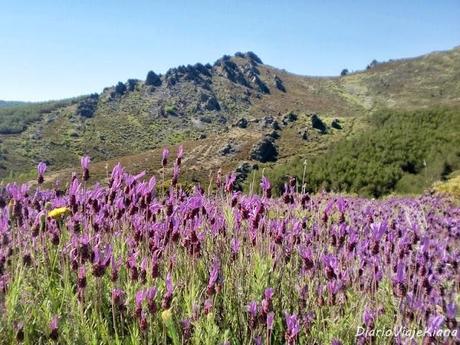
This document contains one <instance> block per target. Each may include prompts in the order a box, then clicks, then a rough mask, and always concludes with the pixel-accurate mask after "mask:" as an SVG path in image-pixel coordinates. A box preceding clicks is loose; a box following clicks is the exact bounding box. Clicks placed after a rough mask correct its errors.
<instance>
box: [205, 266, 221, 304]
mask: <svg viewBox="0 0 460 345" xmlns="http://www.w3.org/2000/svg"><path fill="white" fill-rule="evenodd" d="M219 269H220V268H219V262H218V261H217V260H216V261H214V263H213V264H212V267H211V271H210V272H209V281H208V287H207V289H206V293H207V294H208V296H211V295H214V294H215V293H216V283H217V280H218V278H219Z"/></svg>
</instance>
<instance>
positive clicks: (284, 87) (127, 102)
mask: <svg viewBox="0 0 460 345" xmlns="http://www.w3.org/2000/svg"><path fill="white" fill-rule="evenodd" d="M459 71H460V48H456V49H453V50H450V51H446V52H438V53H432V54H428V55H425V56H422V57H418V58H414V59H404V60H396V61H391V62H388V63H381V64H377V65H376V66H374V67H373V68H371V69H369V70H366V71H362V72H357V73H353V74H350V75H347V76H345V77H321V78H320V77H305V76H299V75H295V74H292V73H288V72H286V71H283V70H279V69H276V68H274V67H271V66H268V65H265V64H263V63H262V61H261V60H260V59H259V57H257V56H256V55H255V54H253V53H250V52H249V53H245V54H242V53H237V54H235V56H232V57H230V56H224V57H222V58H221V59H219V60H217V61H216V62H215V63H214V64H213V65H210V64H207V65H202V64H195V65H193V66H191V65H188V66H180V67H177V68H173V69H170V70H169V71H168V72H167V73H165V75H156V74H155V73H153V72H150V73H149V74H148V77H147V79H146V81H140V80H128V81H127V82H126V83H121V82H120V83H118V84H117V85H116V86H113V87H108V88H106V89H104V90H103V91H102V92H101V94H95V95H89V96H83V97H79V98H76V99H72V100H66V101H60V102H51V103H50V104H47V105H46V106H42V107H41V108H40V107H38V108H36V109H33V108H31V105H24V106H23V107H19V108H15V109H16V110H15V112H14V113H13V112H11V110H8V109H1V110H0V140H1V146H0V177H4V178H5V177H8V176H14V177H15V178H18V176H19V177H20V175H24V176H23V177H24V178H28V176H33V172H32V171H33V169H34V167H35V165H36V163H37V162H38V161H40V160H44V161H46V162H48V163H49V164H50V168H51V171H55V172H58V171H59V170H61V169H65V168H70V167H72V166H75V164H76V163H77V164H78V159H79V157H80V156H81V155H83V154H89V155H90V156H91V157H92V158H93V161H94V162H101V167H102V166H104V167H105V165H106V161H108V162H109V163H108V164H109V165H110V164H111V163H110V162H116V161H118V160H120V159H123V160H125V161H128V162H130V163H132V164H133V165H134V166H133V167H135V168H136V169H138V168H139V167H145V168H147V170H150V167H153V166H154V164H153V163H152V162H151V161H150V160H149V158H148V157H149V154H150V153H151V150H156V149H158V148H160V147H162V146H164V145H177V144H179V143H182V142H184V143H186V146H187V148H189V150H188V151H189V152H190V169H191V171H196V172H197V173H196V174H198V175H199V176H198V177H193V178H197V179H198V180H200V179H201V180H203V179H204V177H205V176H207V175H208V174H209V171H211V170H215V169H217V168H218V167H224V168H225V169H227V170H230V169H234V168H235V167H237V166H238V165H239V164H241V163H242V162H244V161H249V162H250V163H251V164H253V163H259V164H260V162H256V159H257V158H254V157H256V156H257V155H256V156H254V155H252V154H251V152H252V148H253V147H254V145H255V147H258V146H257V145H259V146H260V143H261V141H263V140H265V139H267V135H268V136H269V137H268V139H269V141H271V142H272V143H274V145H275V146H276V148H277V149H278V154H277V155H275V156H274V157H271V158H273V160H275V159H277V162H279V163H283V162H284V160H286V159H293V157H296V155H298V154H299V153H301V154H302V157H305V156H307V157H309V156H312V157H313V156H317V155H319V154H321V153H323V152H325V150H326V149H327V148H328V147H329V146H330V145H331V144H332V143H334V142H337V141H339V140H342V139H343V138H345V137H350V136H351V137H352V136H354V135H355V134H356V133H359V132H361V131H363V130H365V129H366V128H367V127H368V124H367V120H366V119H367V116H368V115H369V114H370V113H373V112H375V111H377V110H379V109H397V110H413V109H419V108H431V107H435V106H448V107H457V106H460V74H459ZM34 106H35V107H37V105H34ZM18 109H19V110H18ZM8 111H9V112H8ZM21 111H22V113H21ZM24 114H26V115H24ZM313 114H317V115H318V116H317V117H318V118H319V119H320V122H322V123H323V124H324V126H325V130H324V131H322V130H320V129H318V128H313V127H314V125H313V122H314V121H315V120H314V117H313V116H312V115H313ZM336 119H338V120H339V121H337V122H336V121H335V120H336ZM333 123H335V125H333ZM338 123H340V124H338ZM11 129H14V130H11ZM124 156H126V157H127V158H120V157H124ZM271 164H277V163H271ZM127 165H128V167H129V165H130V164H129V163H128V164H127ZM152 169H153V168H152ZM103 170H105V169H101V171H103ZM29 172H30V173H29ZM198 172H199V173H198ZM58 175H59V174H58Z"/></svg>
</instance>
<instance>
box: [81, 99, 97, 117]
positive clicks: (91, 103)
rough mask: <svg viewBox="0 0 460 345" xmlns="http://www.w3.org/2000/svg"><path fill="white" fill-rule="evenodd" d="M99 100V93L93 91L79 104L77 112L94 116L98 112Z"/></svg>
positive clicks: (86, 115) (84, 115)
mask: <svg viewBox="0 0 460 345" xmlns="http://www.w3.org/2000/svg"><path fill="white" fill-rule="evenodd" d="M98 101H99V95H98V94H97V93H93V94H92V95H90V96H88V97H87V98H85V99H83V100H82V101H81V102H80V104H78V107H77V111H76V114H77V115H80V116H83V117H93V115H94V113H95V112H96V108H97V103H98Z"/></svg>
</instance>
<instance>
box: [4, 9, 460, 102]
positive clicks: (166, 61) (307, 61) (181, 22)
mask: <svg viewBox="0 0 460 345" xmlns="http://www.w3.org/2000/svg"><path fill="white" fill-rule="evenodd" d="M457 45H460V1H459V0H452V1H448V0H413V1H405V0H391V1H381V0H380V1H359V0H350V1H345V0H337V1H326V0H325V1H315V2H313V1H294V0H290V1H270V0H261V1H251V0H233V1H230V0H228V1H227V0H220V1H218V0H216V1H192V0H188V1H174V0H169V1H160V0H151V1H136V0H125V1H121V0H120V1H116V0H113V1H105V0H74V1H70V0H67V1H47V0H40V1H37V0H34V1H32V0H30V1H21V0H0V99H6V100H33V101H37V100H47V99H59V98H64V97H71V96H77V95H81V94H87V93H91V92H100V91H101V90H102V88H104V87H105V86H109V85H113V84H115V83H116V82H117V81H119V80H122V81H125V80H126V79H128V78H139V79H144V78H145V75H146V73H147V71H148V70H151V69H153V70H154V71H156V72H161V73H164V72H165V71H166V70H167V69H168V68H170V67H174V66H177V65H179V64H188V63H190V64H192V63H195V62H203V63H206V62H211V63H212V62H214V61H215V60H216V59H217V58H219V57H220V56H222V55H223V54H233V53H234V52H236V51H247V50H252V51H254V52H255V53H256V54H258V55H259V56H260V57H261V58H262V60H263V61H264V62H265V63H267V64H270V65H273V66H276V67H280V68H285V69H286V70H288V71H291V72H295V73H298V74H307V75H337V74H338V73H340V71H341V69H342V68H345V67H346V68H348V69H350V70H356V69H362V68H364V67H365V66H366V65H367V64H368V63H369V62H370V61H371V60H372V59H374V58H375V59H377V60H387V59H390V58H400V57H410V56H416V55H420V54H424V53H427V52H430V51H433V50H444V49H450V48H453V47H454V46H457Z"/></svg>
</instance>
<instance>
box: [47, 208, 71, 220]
mask: <svg viewBox="0 0 460 345" xmlns="http://www.w3.org/2000/svg"><path fill="white" fill-rule="evenodd" d="M69 212H70V209H68V208H67V207H58V208H55V209H53V210H51V211H49V212H48V217H50V218H54V219H59V218H61V217H62V216H65V215H66V214H68V213H69Z"/></svg>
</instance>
